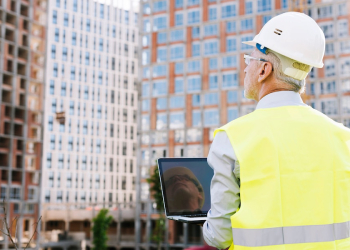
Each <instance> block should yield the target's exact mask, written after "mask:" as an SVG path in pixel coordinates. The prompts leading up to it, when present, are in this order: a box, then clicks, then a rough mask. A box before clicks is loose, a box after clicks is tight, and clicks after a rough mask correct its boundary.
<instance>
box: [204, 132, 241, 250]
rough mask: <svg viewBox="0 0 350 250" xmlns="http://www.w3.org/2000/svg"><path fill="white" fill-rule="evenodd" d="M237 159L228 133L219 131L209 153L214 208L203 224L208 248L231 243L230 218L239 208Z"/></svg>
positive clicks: (212, 204)
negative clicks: (235, 173) (212, 171)
mask: <svg viewBox="0 0 350 250" xmlns="http://www.w3.org/2000/svg"><path fill="white" fill-rule="evenodd" d="M236 160H237V158H236V155H235V152H234V150H233V148H232V145H231V142H230V140H229V138H228V137H227V134H226V132H222V131H221V132H218V133H217V134H216V136H215V138H214V141H213V143H212V145H211V148H210V151H209V154H208V164H209V165H210V167H211V168H212V169H213V170H214V176H213V178H212V180H211V186H210V197H211V209H210V210H209V212H208V215H207V221H206V222H205V223H204V225H203V237H204V240H205V241H206V242H207V244H208V245H210V246H213V247H216V248H219V249H224V248H227V247H229V246H230V245H231V244H232V241H233V238H232V227H231V220H230V217H231V216H232V215H233V214H234V213H235V212H236V211H237V208H238V207H239V205H240V197H239V183H238V180H237V179H236V177H235V175H234V172H233V170H234V167H235V161H236Z"/></svg>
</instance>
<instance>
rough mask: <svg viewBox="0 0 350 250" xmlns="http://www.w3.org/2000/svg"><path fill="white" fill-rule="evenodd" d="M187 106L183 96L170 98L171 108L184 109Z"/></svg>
mask: <svg viewBox="0 0 350 250" xmlns="http://www.w3.org/2000/svg"><path fill="white" fill-rule="evenodd" d="M184 106H185V98H184V97H183V96H173V97H170V108H171V109H175V108H183V107H184Z"/></svg>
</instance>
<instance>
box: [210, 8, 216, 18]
mask: <svg viewBox="0 0 350 250" xmlns="http://www.w3.org/2000/svg"><path fill="white" fill-rule="evenodd" d="M216 19H217V15H216V7H214V8H209V20H216Z"/></svg>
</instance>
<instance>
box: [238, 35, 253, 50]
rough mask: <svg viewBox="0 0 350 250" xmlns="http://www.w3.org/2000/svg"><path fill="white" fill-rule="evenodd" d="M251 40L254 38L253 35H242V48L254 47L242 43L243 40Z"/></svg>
mask: <svg viewBox="0 0 350 250" xmlns="http://www.w3.org/2000/svg"><path fill="white" fill-rule="evenodd" d="M250 40H253V36H244V37H241V49H242V50H247V49H252V46H249V45H247V44H244V43H242V42H247V41H250Z"/></svg>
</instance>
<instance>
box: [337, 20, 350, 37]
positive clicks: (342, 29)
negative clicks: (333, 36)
mask: <svg viewBox="0 0 350 250" xmlns="http://www.w3.org/2000/svg"><path fill="white" fill-rule="evenodd" d="M348 35H349V25H348V20H339V21H338V36H339V37H345V36H348Z"/></svg>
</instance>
